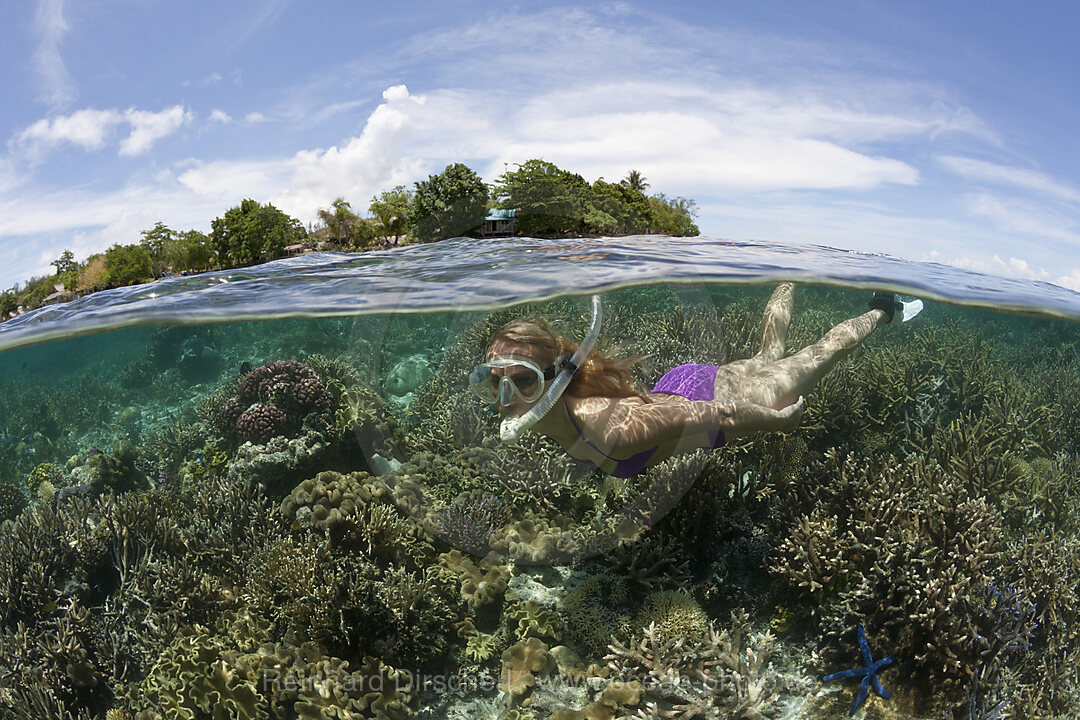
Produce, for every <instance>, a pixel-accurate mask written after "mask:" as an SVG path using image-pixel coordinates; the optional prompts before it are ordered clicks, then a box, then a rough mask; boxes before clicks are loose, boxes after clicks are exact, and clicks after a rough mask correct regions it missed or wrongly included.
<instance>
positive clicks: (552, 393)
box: [499, 295, 602, 445]
mask: <svg viewBox="0 0 1080 720" xmlns="http://www.w3.org/2000/svg"><path fill="white" fill-rule="evenodd" d="M601 316H602V313H601V311H600V296H599V295H593V296H592V323H591V324H590V325H589V330H588V332H586V333H585V338H584V339H583V340H582V341H581V344H580V345H578V349H577V351H576V352H575V353H574V355H573V357H571V358H570V360H569V361H568V362H564V363H563V364H562V368H561V369H560V370H559V374H558V375H557V376H555V379H554V380H553V381H552V382H551V385H550V386H549V387H548V389H547V392H546V393H544V396H543V397H541V398H540V400H539V401H537V403H536V404H535V405H533V406H532V408H530V409H529V411H528V412H526V413H525V414H524V415H522V416H521V417H506V418H503V421H502V424H501V425H500V426H499V437H500V438H501V439H502V441H503V443H504V444H505V445H516V444H517V441H518V438H519V437H521V434H522V433H523V432H525V431H526V430H528V429H529V428H531V427H532V426H533V425H535V424H536V423H537V422H539V420H540V418H542V417H544V416H545V415H547V413H548V411H549V410H551V408H552V406H554V405H555V403H556V402H558V400H559V398H560V397H562V394H563V391H564V390H566V388H567V386H568V385H569V384H570V381H571V380H573V379H574V373H576V372H577V369H578V368H579V367H581V363H582V362H584V360H585V358H587V357H588V356H589V352H591V351H592V349H593V345H595V344H596V339H597V338H598V337H599V336H600V320H601Z"/></svg>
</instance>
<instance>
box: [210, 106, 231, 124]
mask: <svg viewBox="0 0 1080 720" xmlns="http://www.w3.org/2000/svg"><path fill="white" fill-rule="evenodd" d="M210 122H215V123H221V124H222V125H228V124H229V123H231V122H232V118H231V117H229V113H227V112H225V111H224V110H219V109H218V108H214V109H213V110H211V111H210Z"/></svg>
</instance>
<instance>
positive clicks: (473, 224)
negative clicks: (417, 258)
mask: <svg viewBox="0 0 1080 720" xmlns="http://www.w3.org/2000/svg"><path fill="white" fill-rule="evenodd" d="M487 201H488V188H487V185H485V184H484V181H483V180H481V179H480V176H479V175H477V174H476V173H475V172H473V171H472V170H471V169H469V168H468V167H467V166H466V165H462V164H461V163H454V164H453V165H447V166H446V169H445V170H443V171H442V172H441V173H440V174H438V175H430V176H428V179H427V180H421V181H419V182H417V183H416V189H415V191H414V192H413V198H412V204H411V205H410V207H409V215H408V217H409V222H410V223H411V224H412V226H413V234H414V235H416V238H417V239H418V240H420V241H421V242H431V241H433V240H442V239H444V238H449V237H455V236H458V235H468V234H469V233H472V232H475V231H476V230H477V229H478V228H480V227H481V226H482V225H483V224H484V216H485V215H486V214H487Z"/></svg>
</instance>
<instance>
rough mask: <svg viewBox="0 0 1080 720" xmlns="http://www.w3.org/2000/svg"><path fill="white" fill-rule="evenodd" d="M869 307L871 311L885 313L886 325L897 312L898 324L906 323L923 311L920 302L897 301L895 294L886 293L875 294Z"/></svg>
mask: <svg viewBox="0 0 1080 720" xmlns="http://www.w3.org/2000/svg"><path fill="white" fill-rule="evenodd" d="M869 305H870V307H871V308H872V309H875V310H880V311H882V312H883V313H885V322H887V323H890V322H892V319H893V314H894V313H895V312H896V311H897V310H899V311H900V322H907V321H908V320H910V319H912V318H913V317H915V316H916V315H918V314H919V313H920V312H922V309H923V301H922V300H918V299H916V300H908V301H903V300H900V299H898V298H897V297H896V295H895V294H893V293H886V292H875V293H874V297H873V298H871V300H870V302H869Z"/></svg>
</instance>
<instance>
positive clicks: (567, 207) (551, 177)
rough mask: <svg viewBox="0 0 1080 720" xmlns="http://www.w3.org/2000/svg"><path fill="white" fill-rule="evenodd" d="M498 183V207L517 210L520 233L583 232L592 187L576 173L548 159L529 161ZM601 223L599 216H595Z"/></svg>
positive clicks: (511, 171) (497, 181)
mask: <svg viewBox="0 0 1080 720" xmlns="http://www.w3.org/2000/svg"><path fill="white" fill-rule="evenodd" d="M516 167H517V169H516V170H507V171H506V172H504V173H503V174H502V175H500V176H499V177H498V178H497V179H496V181H495V197H496V199H497V200H498V204H499V207H502V208H511V209H515V210H517V216H516V224H517V228H518V230H519V231H522V232H526V233H536V234H565V233H572V232H580V231H581V230H582V229H583V224H584V222H585V214H586V212H587V205H586V203H587V200H588V198H589V184H588V183H586V182H585V180H584V178H582V177H581V176H580V175H578V174H577V173H572V172H568V171H566V170H563V169H561V168H559V167H558V166H556V165H555V164H554V163H549V162H547V161H545V160H538V159H533V160H528V161H526V162H524V163H522V164H520V165H517V166H516ZM595 219H596V220H597V221H598V222H601V218H600V217H599V215H597V216H596V217H595Z"/></svg>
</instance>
